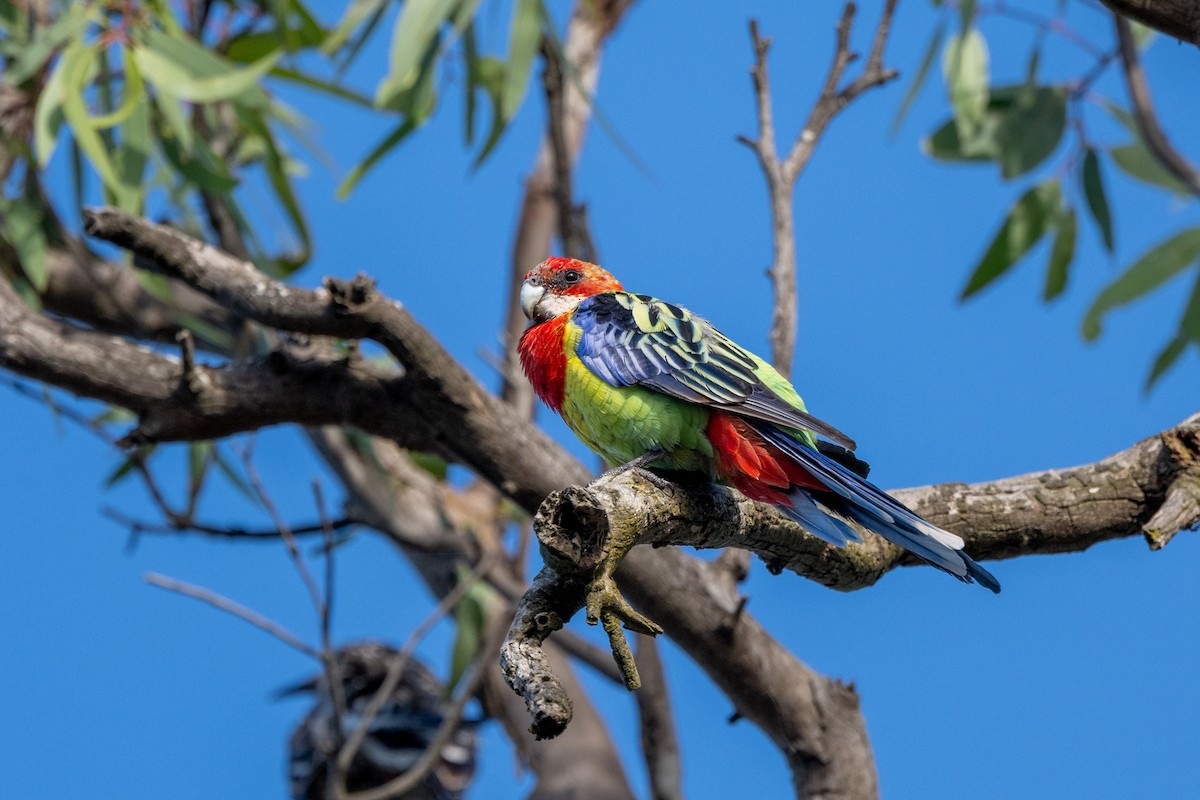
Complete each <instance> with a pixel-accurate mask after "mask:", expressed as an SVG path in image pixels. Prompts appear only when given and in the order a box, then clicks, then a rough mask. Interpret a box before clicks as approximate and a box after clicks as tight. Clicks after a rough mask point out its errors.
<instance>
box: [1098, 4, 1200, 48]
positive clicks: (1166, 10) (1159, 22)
mask: <svg viewBox="0 0 1200 800" xmlns="http://www.w3.org/2000/svg"><path fill="white" fill-rule="evenodd" d="M1102 2H1103V3H1104V5H1106V6H1108V7H1109V8H1110V9H1112V10H1113V12H1114V13H1116V14H1120V15H1121V16H1125V17H1128V18H1129V19H1131V20H1134V21H1135V22H1140V23H1142V24H1143V25H1146V26H1148V27H1150V28H1154V29H1155V30H1157V31H1161V32H1162V33H1165V34H1166V35H1168V36H1173V37H1175V38H1176V39H1179V40H1180V41H1181V42H1188V43H1189V44H1195V45H1200V4H1197V3H1195V2H1194V1H1193V0H1102Z"/></svg>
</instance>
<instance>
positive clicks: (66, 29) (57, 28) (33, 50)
mask: <svg viewBox="0 0 1200 800" xmlns="http://www.w3.org/2000/svg"><path fill="white" fill-rule="evenodd" d="M6 4H7V3H6ZM87 23H88V12H87V11H86V9H85V7H84V6H83V4H72V5H71V6H70V7H69V8H68V9H67V10H66V11H65V12H64V13H63V14H61V15H60V16H59V17H58V19H56V20H54V22H53V23H51V24H50V25H48V26H46V27H43V28H37V29H36V30H35V32H34V35H33V38H32V39H31V40H30V41H29V42H28V43H27V44H26V45H24V46H23V47H21V48H20V49H19V50H18V53H17V56H16V57H15V58H13V59H12V61H10V62H9V63H8V64H7V65H5V67H4V82H5V83H8V84H9V85H11V86H19V85H20V84H22V83H24V82H25V81H27V80H29V79H30V78H32V77H33V76H34V75H35V74H36V73H37V72H38V70H40V69H41V68H42V66H43V65H45V63H46V62H47V61H49V60H50V57H51V56H52V55H54V53H55V51H57V50H58V49H59V48H61V47H63V46H64V45H66V44H67V42H69V41H71V40H72V39H75V40H79V38H80V37H81V36H82V35H83V30H84V28H85V27H86V26H87Z"/></svg>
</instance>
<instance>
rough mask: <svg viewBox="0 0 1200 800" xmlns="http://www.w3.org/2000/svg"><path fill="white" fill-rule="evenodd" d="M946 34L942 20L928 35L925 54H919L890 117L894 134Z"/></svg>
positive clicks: (918, 90) (918, 91) (910, 105)
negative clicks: (914, 67)
mask: <svg viewBox="0 0 1200 800" xmlns="http://www.w3.org/2000/svg"><path fill="white" fill-rule="evenodd" d="M945 36H946V23H945V21H944V20H943V21H942V22H939V23H938V26H937V27H936V28H934V30H933V36H931V37H929V44H927V45H925V54H924V55H923V56H921V63H920V65H919V66H918V67H917V71H916V74H915V75H913V79H912V82H911V83H909V84H908V88H907V89H905V90H904V97H903V98H901V100H900V105H899V106H897V107H896V115H895V116H894V117H892V127H891V130H890V133H891V135H892V136H895V135H896V134H897V133H899V132H900V126H901V125H903V124H904V118H905V117H906V116H908V110H909V109H910V108H912V104H913V103H914V102H915V101H916V99H917V96H918V95H920V94H921V87H923V86H924V85H925V79H926V78H928V77H929V68H930V67H932V66H933V60H934V59H935V58H936V57H937V52H938V48H939V47H941V45H942V39H944V38H945Z"/></svg>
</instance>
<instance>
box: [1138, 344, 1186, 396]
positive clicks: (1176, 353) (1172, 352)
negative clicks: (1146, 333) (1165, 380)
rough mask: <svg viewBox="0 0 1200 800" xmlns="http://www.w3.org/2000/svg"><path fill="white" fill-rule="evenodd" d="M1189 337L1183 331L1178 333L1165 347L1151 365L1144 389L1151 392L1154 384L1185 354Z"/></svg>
mask: <svg viewBox="0 0 1200 800" xmlns="http://www.w3.org/2000/svg"><path fill="white" fill-rule="evenodd" d="M1187 346H1188V338H1187V337H1186V336H1184V335H1183V334H1182V333H1177V334H1175V336H1174V337H1173V338H1172V339H1171V341H1170V342H1168V343H1167V346H1166V347H1164V348H1163V350H1162V352H1161V353H1159V354H1158V356H1157V357H1156V358H1155V359H1154V364H1153V365H1152V366H1151V367H1150V374H1149V375H1147V376H1146V384H1145V386H1143V387H1142V390H1143V391H1145V392H1149V391H1150V390H1151V389H1153V388H1154V384H1156V383H1158V379H1159V378H1161V377H1162V376H1163V375H1165V374H1166V373H1167V370H1169V369H1170V368H1171V367H1172V366H1174V364H1175V362H1176V361H1178V360H1179V357H1180V356H1181V355H1183V351H1184V350H1186V349H1187Z"/></svg>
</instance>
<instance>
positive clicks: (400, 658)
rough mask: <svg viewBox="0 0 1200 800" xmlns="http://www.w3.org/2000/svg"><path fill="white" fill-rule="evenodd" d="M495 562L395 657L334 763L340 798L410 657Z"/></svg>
mask: <svg viewBox="0 0 1200 800" xmlns="http://www.w3.org/2000/svg"><path fill="white" fill-rule="evenodd" d="M495 563H496V557H495V554H494V553H487V554H486V555H484V557H483V558H482V559H480V561H479V563H478V564H477V565H476V567H475V569H474V570H472V572H471V573H470V574H469V575H467V576H466V577H464V578H463V579H461V580H460V581H459V582H458V584H457V585H456V586H455V587H454V588H453V589H452V590H450V591H449V592H447V593H446V595H445V596H444V597H443V598H442V599H441V601H440V602H439V603H438V604H437V607H436V608H434V609H433V611H432V612H430V613H429V616H427V617H426V618H425V620H424V621H423V622H422V623H421V624H420V625H418V626H417V628H416V629H415V630H414V631H413V632H412V633H411V634H410V635H409V637H408V641H406V642H405V643H404V646H403V647H402V648H400V650H399V652H398V653H397V654H396V655H395V657H393V659H392V663H391V664H390V665H389V666H388V673H387V676H386V677H385V678H384V679H383V683H381V684H380V685H379V689H378V690H377V691H376V692H375V695H374V696H373V697H372V698H371V702H369V703H367V707H366V708H365V709H363V712H362V719H361V720H360V721H359V723H358V727H357V728H355V729H354V732H353V733H351V734H350V737H349V738H348V739H347V740H346V744H345V745H343V746H342V749H341V750H340V751H339V752H338V757H337V759H336V760H335V762H334V770H335V772H334V779H335V780H336V781H337V791H338V793H339V796H344V795H345V776H346V773H347V772H348V771H349V769H350V765H351V763H353V761H354V757H355V756H356V755H357V754H358V751H359V749H360V748H361V747H362V743H363V741H364V740H365V739H366V737H367V732H368V731H369V730H370V728H371V723H372V722H374V721H375V717H376V716H377V715H378V714H379V711H380V709H382V708H383V704H384V703H385V702H387V699H388V697H390V696H391V694H392V692H394V691H396V687H397V686H398V685H399V683H400V678H401V676H402V675H403V674H404V667H405V665H406V664H407V663H408V660H409V658H411V657H412V653H413V651H414V650H415V649H416V647H417V644H418V643H420V641H421V640H422V639H424V638H425V636H426V635H428V633H429V631H431V630H433V626H434V625H436V624H437V623H438V622H439V621H441V619H442V617H444V616H446V615H447V614H449V613H450V612H451V611H452V610H453V609H454V607H455V606H456V605H458V602H459V601H460V600H462V598H463V597H465V596H466V594H467V592H469V591H470V590H471V588H472V587H473V586H474V585H475V583H476V581H478V580H480V579H481V578H483V577H485V576H486V575H487V573H488V572H489V571H491V569H492V566H493V565H494V564H495ZM356 797H357V796H356Z"/></svg>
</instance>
